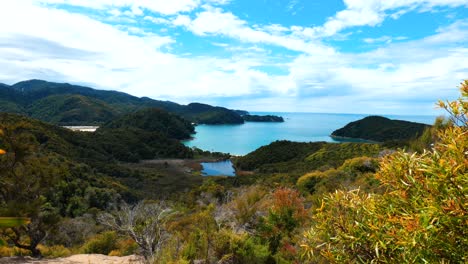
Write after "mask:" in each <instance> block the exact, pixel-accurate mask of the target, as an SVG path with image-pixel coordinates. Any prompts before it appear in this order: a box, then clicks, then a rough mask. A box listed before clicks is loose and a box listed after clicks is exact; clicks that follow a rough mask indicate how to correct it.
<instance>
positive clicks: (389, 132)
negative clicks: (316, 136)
mask: <svg viewBox="0 0 468 264" xmlns="http://www.w3.org/2000/svg"><path fill="white" fill-rule="evenodd" d="M429 127H430V126H429V125H426V124H421V123H415V122H408V121H402V120H391V119H388V118H385V117H381V116H368V117H365V118H363V119H361V120H358V121H355V122H351V123H349V124H347V125H346V126H344V127H343V128H340V129H338V130H335V131H333V133H332V136H334V137H346V138H359V139H366V140H372V141H378V142H385V141H400V140H410V139H415V138H417V137H418V136H421V135H422V134H423V132H424V130H425V129H426V128H429Z"/></svg>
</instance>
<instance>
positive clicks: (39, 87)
mask: <svg viewBox="0 0 468 264" xmlns="http://www.w3.org/2000/svg"><path fill="white" fill-rule="evenodd" d="M148 107H150V108H161V109H164V110H166V111H169V112H172V113H175V114H178V115H180V116H182V117H184V118H186V119H188V120H190V121H191V122H195V123H200V124H242V123H244V120H243V119H242V117H241V116H240V115H239V114H238V113H236V112H235V111H232V110H229V109H227V108H223V107H214V106H210V105H205V104H199V103H192V104H189V105H180V104H177V103H174V102H170V101H159V100H153V99H150V98H148V97H142V98H139V97H135V96H132V95H129V94H126V93H122V92H117V91H105V90H96V89H92V88H89V87H84V86H79V85H71V84H68V83H53V82H47V81H42V80H29V81H23V82H19V83H16V84H14V85H11V86H9V85H5V84H0V111H1V112H11V113H19V114H24V115H28V116H31V117H34V118H38V119H40V120H43V121H46V122H51V123H54V124H60V125H90V124H101V123H104V122H108V121H110V120H112V119H114V118H115V117H117V116H120V115H122V114H125V113H131V112H135V111H138V110H141V109H143V108H148Z"/></svg>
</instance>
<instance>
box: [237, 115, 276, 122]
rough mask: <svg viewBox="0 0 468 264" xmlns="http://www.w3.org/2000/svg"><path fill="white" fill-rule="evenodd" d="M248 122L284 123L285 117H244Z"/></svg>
mask: <svg viewBox="0 0 468 264" xmlns="http://www.w3.org/2000/svg"><path fill="white" fill-rule="evenodd" d="M242 117H243V118H244V121H246V122H279V123H281V122H284V119H283V117H281V116H275V115H263V116H261V115H243V116H242Z"/></svg>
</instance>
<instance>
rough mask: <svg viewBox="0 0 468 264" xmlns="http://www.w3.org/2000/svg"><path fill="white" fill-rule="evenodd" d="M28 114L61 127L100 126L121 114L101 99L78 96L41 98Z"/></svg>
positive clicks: (64, 95) (67, 95)
mask: <svg viewBox="0 0 468 264" xmlns="http://www.w3.org/2000/svg"><path fill="white" fill-rule="evenodd" d="M28 112H29V113H30V116H31V117H32V118H35V119H40V120H43V121H46V122H50V123H54V124H61V125H80V124H88V125H93V124H100V123H103V122H106V121H108V120H111V119H113V118H115V117H117V116H118V115H120V114H121V112H120V111H118V110H116V109H115V108H113V107H112V106H110V105H109V104H106V103H105V102H103V101H101V100H99V99H95V98H92V97H87V96H83V95H77V94H63V95H50V96H47V97H44V98H41V99H39V100H36V101H34V103H33V104H31V105H30V106H29V107H28ZM90 121H91V122H90Z"/></svg>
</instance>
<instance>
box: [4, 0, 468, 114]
mask: <svg viewBox="0 0 468 264" xmlns="http://www.w3.org/2000/svg"><path fill="white" fill-rule="evenodd" d="M466 43H468V0H391V1H390V0H345V1H341V0H340V1H339V0H314V1H312V0H276V1H275V0H171V1H168V0H140V1H138V0H133V1H132V0H15V1H13V0H11V1H1V2H0V69H1V70H0V82H3V83H7V84H13V83H15V82H18V81H21V80H25V79H33V78H34V79H45V80H49V81H57V82H69V83H76V84H84V85H88V86H91V87H95V88H98V89H112V90H119V91H123V92H127V93H130V94H133V95H136V96H148V97H151V98H155V99H163V100H172V101H176V102H180V103H189V102H193V101H197V102H204V103H209V104H215V105H221V106H225V107H229V108H236V109H247V110H250V111H277V112H278V111H279V112H288V111H298V112H335V113H366V114H412V115H415V114H416V115H430V114H436V113H438V110H436V109H434V103H435V102H436V100H437V99H444V98H445V99H453V98H455V97H457V95H458V89H457V85H458V84H459V83H460V82H461V81H462V80H463V79H466V78H468V63H467V61H468V60H467V59H468V45H467V44H466Z"/></svg>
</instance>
